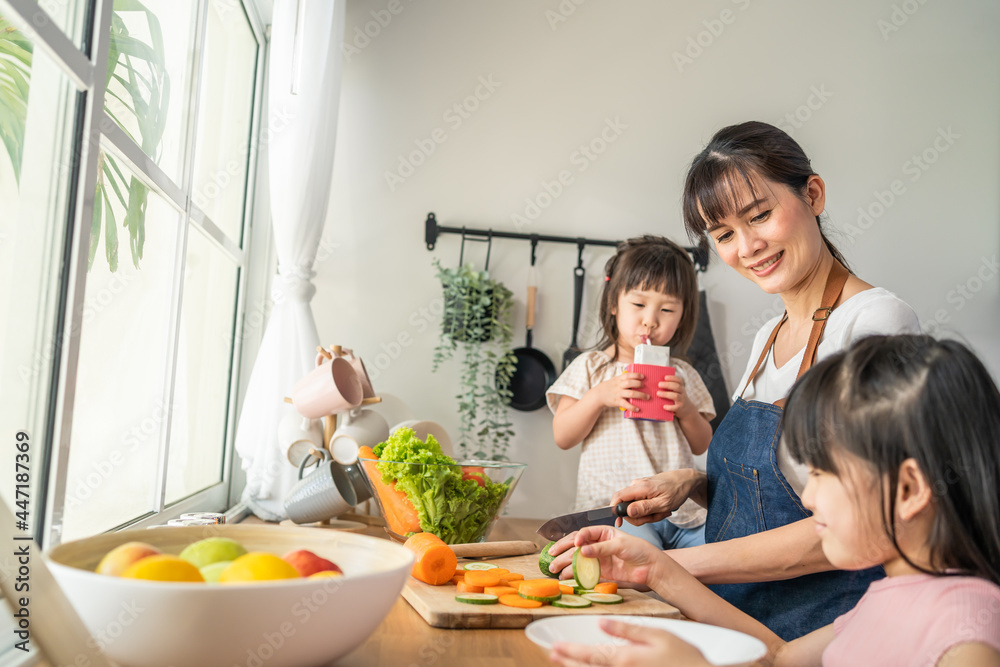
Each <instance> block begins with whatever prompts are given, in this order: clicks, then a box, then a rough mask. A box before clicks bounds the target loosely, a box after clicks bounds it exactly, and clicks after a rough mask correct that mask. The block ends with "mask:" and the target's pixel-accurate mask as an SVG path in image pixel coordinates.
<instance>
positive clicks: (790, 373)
mask: <svg viewBox="0 0 1000 667" xmlns="http://www.w3.org/2000/svg"><path fill="white" fill-rule="evenodd" d="M780 319H781V316H780V315H779V316H777V317H775V318H772V319H771V320H768V321H767V322H766V323H764V326H762V327H761V328H760V330H759V331H757V336H756V338H754V341H753V349H752V350H750V361H749V363H748V365H747V369H746V371H744V373H743V377H742V378H741V379H740V382H739V384H738V385H737V386H736V393H735V394H733V401H735V400H736V399H737V398H739V397H740V392H741V391H742V389H743V386H744V385H745V384H746V383H747V378H748V377H749V375H750V372H751V371H752V370H753V367H754V365H755V364H756V363H757V359H759V358H760V353H761V351H762V350H763V349H764V345H766V344H767V339H768V337H769V336H770V335H771V331H773V330H774V327H775V325H777V324H778V321H779V320H780ZM913 333H920V321H919V320H918V319H917V314H916V313H915V312H913V309H912V308H910V306H909V305H908V304H907V303H906V302H905V301H903V300H902V299H900V298H899V297H898V296H896V295H895V294H893V293H892V292H889V291H888V290H885V289H883V288H881V287H873V288H872V289H869V290H865V291H864V292H859V293H858V294H855V295H854V296H852V297H851V298H850V299H848V300H847V301H844V302H843V303H842V304H840V305H839V306H837V308H836V309H835V310H834V311H833V313H832V314H831V315H830V319H829V320H827V322H826V327H825V328H824V329H823V335H822V336H820V339H819V346H818V347H817V349H816V361H819V360H821V359H823V358H824V357H828V356H830V355H831V354H835V353H837V352H839V351H841V350H843V349H845V348H847V347H849V346H850V344H851V343H853V342H854V341H856V340H858V339H859V338H864V337H865V336H871V335H873V334H890V335H891V334H913ZM804 354H805V347H804V346H803V348H802V349H801V350H799V351H798V353H797V354H796V355H795V356H794V357H792V358H791V359H789V360H788V361H787V362H785V364H784V365H783V366H782V367H781V368H778V367H777V366H775V365H774V348H773V346H772V348H771V350H770V351H769V352H768V353H767V358H766V359H765V360H764V363H763V364H761V367H760V370H759V371H757V376H756V377H755V378H754V379H753V381H752V382H751V383H750V386H748V387H747V390H746V391H745V392H743V400H745V401H760V402H761V403H774V402H775V401H777V400H779V399H781V398H785V397H787V396H788V393H789V392H790V391H791V389H792V385H793V384H795V379H796V376H797V375H798V373H799V365H801V364H802V355H804ZM778 468H779V469H780V470H781V473H782V474H783V475H784V476H785V478H786V479H787V480H788V483H789V484H790V485H791V487H792V489H793V490H794V491H795V493H797V494H798V495H799V496H801V495H802V490H803V489H804V488H805V486H806V480H807V478H808V470H807V468H806V466H805V465H802V464H799V463H796V462H795V460H794V459H792V457H791V456H790V455H789V453H788V447H787V445H786V443H785V441H784V438H782V440H781V442H780V443H778Z"/></svg>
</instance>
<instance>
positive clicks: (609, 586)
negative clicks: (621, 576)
mask: <svg viewBox="0 0 1000 667" xmlns="http://www.w3.org/2000/svg"><path fill="white" fill-rule="evenodd" d="M594 592H595V593H612V594H614V593H617V592H618V584H616V583H615V582H613V581H602V582H601V583H599V584H597V585H596V586H594Z"/></svg>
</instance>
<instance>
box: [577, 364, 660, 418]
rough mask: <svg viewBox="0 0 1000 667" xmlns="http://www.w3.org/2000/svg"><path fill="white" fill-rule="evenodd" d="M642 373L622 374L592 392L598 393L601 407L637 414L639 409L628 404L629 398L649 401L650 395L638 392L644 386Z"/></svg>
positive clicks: (601, 384) (606, 381)
mask: <svg viewBox="0 0 1000 667" xmlns="http://www.w3.org/2000/svg"><path fill="white" fill-rule="evenodd" d="M643 377H644V376H643V375H642V373H622V374H621V375H616V376H615V377H613V378H611V379H610V380H605V381H604V382H602V383H600V384H599V385H597V386H596V387H594V388H593V389H591V390H590V391H593V392H596V393H597V397H598V399H599V401H600V403H601V405H603V406H605V407H608V408H622V409H623V410H628V411H629V412H635V411H637V410H638V409H639V408H638V407H637V406H635V405H632V404H631V403H629V402H628V400H627V399H629V398H638V399H642V400H649V394H645V393H643V392H641V391H637V388H638V387H641V386H642V379H643Z"/></svg>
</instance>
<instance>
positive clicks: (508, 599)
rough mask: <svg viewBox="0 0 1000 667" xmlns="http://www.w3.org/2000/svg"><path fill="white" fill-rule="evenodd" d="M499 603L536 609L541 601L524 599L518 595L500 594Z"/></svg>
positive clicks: (540, 604)
mask: <svg viewBox="0 0 1000 667" xmlns="http://www.w3.org/2000/svg"><path fill="white" fill-rule="evenodd" d="M500 604H505V605H507V606H508V607H520V608H521V609H538V608H539V607H541V606H542V603H541V602H539V601H538V600H525V599H524V598H523V597H521V596H520V595H501V596H500Z"/></svg>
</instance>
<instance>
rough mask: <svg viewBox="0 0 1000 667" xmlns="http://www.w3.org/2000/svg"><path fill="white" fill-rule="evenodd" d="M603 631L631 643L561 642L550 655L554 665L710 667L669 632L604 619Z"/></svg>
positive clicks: (684, 642) (698, 652)
mask: <svg viewBox="0 0 1000 667" xmlns="http://www.w3.org/2000/svg"><path fill="white" fill-rule="evenodd" d="M600 625H601V629H602V630H604V632H606V633H608V634H609V635H612V636H615V637H621V638H622V639H625V640H628V642H629V643H628V644H626V645H625V646H614V645H611V644H603V645H599V646H594V645H583V644H567V643H564V642H558V643H556V644H555V645H554V646H553V647H552V652H551V653H550V654H549V658H551V660H552V662H555V663H558V664H560V665H565V666H566V667H577V666H578V665H630V666H631V665H638V666H640V667H641V666H643V665H649V667H654V666H655V667H661V666H662V665H667V664H669V665H671V666H673V665H679V666H681V667H702V666H703V665H708V664H710V663H709V662H708V661H707V660H705V656H703V655H702V654H701V652H700V651H699V650H698V649H696V648H695V647H694V646H692V645H691V644H688V643H687V642H686V641H684V640H682V639H679V638H678V637H677V636H675V635H672V634H670V633H669V632H667V631H666V630H654V629H652V628H646V627H643V626H641V625H633V624H631V623H625V622H623V621H612V620H610V619H602V620H601V622H600Z"/></svg>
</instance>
